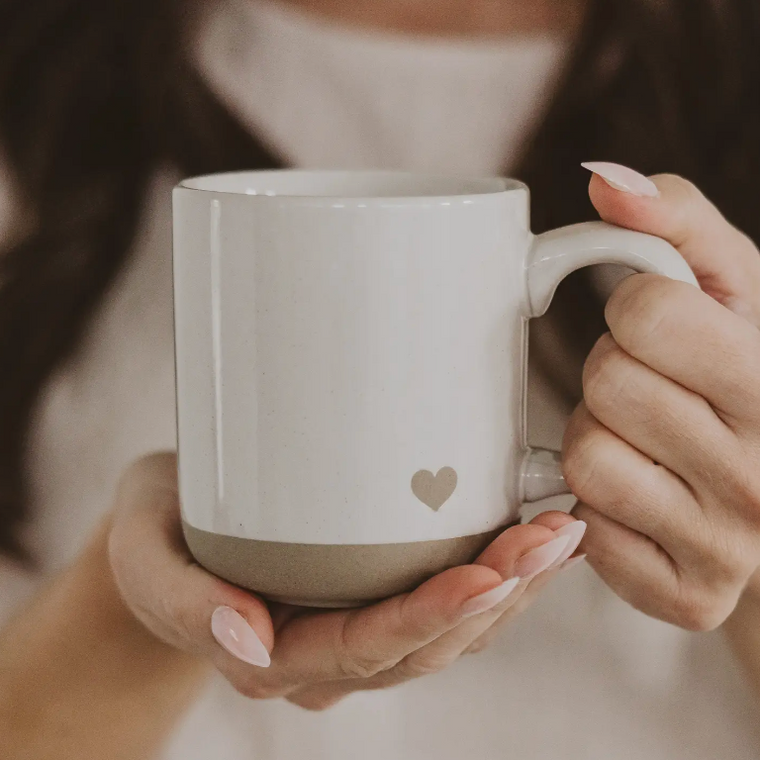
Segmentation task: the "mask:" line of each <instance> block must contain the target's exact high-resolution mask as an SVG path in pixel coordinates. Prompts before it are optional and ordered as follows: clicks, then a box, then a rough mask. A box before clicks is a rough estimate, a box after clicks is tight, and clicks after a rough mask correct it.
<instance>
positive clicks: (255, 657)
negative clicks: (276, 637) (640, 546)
mask: <svg viewBox="0 0 760 760" xmlns="http://www.w3.org/2000/svg"><path fill="white" fill-rule="evenodd" d="M211 633H213V634H214V638H215V639H216V640H217V641H218V642H219V644H220V645H221V646H222V647H224V648H225V649H226V650H227V651H228V652H229V653H230V654H231V655H232V656H233V657H237V658H238V660H242V661H243V662H247V663H248V664H249V665H257V666H258V667H260V668H268V667H269V665H270V663H271V660H270V658H269V652H267V649H266V647H265V646H264V645H263V644H262V643H261V639H260V638H259V637H258V636H257V635H256V631H254V630H253V628H251V626H250V625H248V622H247V621H246V619H245V618H244V617H243V616H242V615H241V614H240V613H239V612H235V610H233V609H232V607H217V608H216V609H215V610H214V614H213V615H212V616H211Z"/></svg>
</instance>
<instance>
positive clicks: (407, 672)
mask: <svg viewBox="0 0 760 760" xmlns="http://www.w3.org/2000/svg"><path fill="white" fill-rule="evenodd" d="M457 656H458V655H456V654H455V655H452V654H448V653H443V652H440V653H424V654H422V653H419V654H415V655H411V656H409V657H407V658H405V659H404V660H402V661H401V662H400V663H399V664H398V665H397V666H396V673H397V674H398V676H399V677H400V678H401V679H403V680H404V681H412V680H414V679H417V678H424V677H426V676H432V675H435V674H436V673H440V672H441V671H442V670H445V669H446V668H447V667H448V666H449V665H451V663H452V662H454V660H456V659H457Z"/></svg>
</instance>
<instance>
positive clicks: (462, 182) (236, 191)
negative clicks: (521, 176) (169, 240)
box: [175, 169, 528, 203]
mask: <svg viewBox="0 0 760 760" xmlns="http://www.w3.org/2000/svg"><path fill="white" fill-rule="evenodd" d="M267 176H269V177H271V178H272V179H274V178H278V179H280V180H282V179H283V178H286V177H287V180H288V181H291V180H295V181H298V179H299V178H300V179H302V180H303V181H309V180H311V181H314V180H320V179H322V180H325V181H326V182H329V181H332V182H340V181H341V180H345V181H347V182H350V181H351V180H353V181H355V182H356V181H361V180H365V181H367V182H373V181H374V182H382V181H385V182H388V181H397V182H399V184H400V185H402V184H403V183H407V185H408V186H409V187H410V188H411V187H413V186H414V184H415V183H418V186H422V185H425V184H427V186H428V187H429V186H430V185H435V184H439V183H440V184H441V185H448V186H449V187H451V188H460V189H458V190H457V189H454V190H453V191H452V192H435V191H432V192H431V191H429V190H426V191H425V192H423V191H419V192H413V191H412V190H410V191H408V192H403V191H399V192H385V193H359V192H357V193H350V192H314V193H305V192H299V193H298V194H296V193H288V192H278V191H276V190H272V189H271V187H272V186H271V185H269V188H270V189H265V188H266V185H260V186H259V188H260V189H259V188H256V187H254V184H257V183H254V182H253V179H254V178H255V179H257V180H259V181H261V180H265V179H266V178H267ZM175 189H177V190H187V191H190V192H199V193H213V194H215V195H228V196H237V197H247V198H256V199H257V200H278V201H287V200H290V199H292V200H294V201H305V200H307V201H320V200H324V201H330V202H340V201H344V202H348V203H354V202H363V203H367V202H382V203H387V202H410V201H437V202H440V201H445V200H456V201H461V200H465V199H466V200H469V201H470V202H475V201H477V200H478V199H481V200H484V199H486V198H489V197H490V198H493V197H494V196H502V195H506V194H509V193H513V192H516V191H525V192H527V191H528V187H527V185H526V184H525V183H524V182H521V181H520V180H517V179H513V178H510V177H499V176H487V175H484V176H475V175H469V174H468V175H465V174H443V173H433V172H415V171H397V170H393V169H390V170H375V169H369V170H364V169H347V170H342V169H329V170H322V169H263V170H244V171H229V172H215V173H211V174H201V175H197V176H192V177H185V178H183V179H182V180H180V181H179V182H178V183H177V185H176V186H175Z"/></svg>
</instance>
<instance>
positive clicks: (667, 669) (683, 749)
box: [0, 0, 760, 760]
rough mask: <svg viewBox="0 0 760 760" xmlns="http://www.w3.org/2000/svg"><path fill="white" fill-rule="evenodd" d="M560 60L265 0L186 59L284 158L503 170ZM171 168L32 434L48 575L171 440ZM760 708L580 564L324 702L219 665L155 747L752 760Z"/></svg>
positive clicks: (554, 433)
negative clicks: (428, 666)
mask: <svg viewBox="0 0 760 760" xmlns="http://www.w3.org/2000/svg"><path fill="white" fill-rule="evenodd" d="M565 53H566V46H565V44H564V43H563V42H562V41H556V40H552V39H546V38H534V39H512V40H497V41H491V42H464V41H456V42H452V41H444V40H415V39H413V38H409V37H404V36H399V35H391V34H385V33H383V34H369V33H364V32H359V31H356V30H347V29H343V28H337V27H334V26H332V25H330V24H326V23H322V22H321V21H318V20H317V19H315V18H312V17H307V16H304V15H302V14H300V13H297V12H295V11H293V10H292V9H286V8H283V7H279V6H276V5H273V4H271V0H232V2H228V3H227V4H225V5H223V6H219V7H218V8H217V9H216V10H215V11H214V13H213V14H212V17H211V18H210V19H209V21H208V23H207V25H206V27H205V29H204V32H203V34H202V37H201V40H200V45H199V48H198V55H197V63H198V66H199V67H200V70H201V72H202V73H203V75H204V76H205V78H206V79H207V81H208V83H209V84H210V86H211V87H212V88H213V89H214V90H215V91H216V93H217V94H218V95H219V96H220V97H221V98H222V99H223V100H224V102H225V103H226V104H227V105H228V107H229V108H230V109H231V110H233V111H234V112H235V113H236V114H237V115H238V117H239V118H240V120H241V121H242V123H243V124H244V125H247V126H248V127H249V128H250V129H251V130H253V131H255V133H256V134H258V135H260V136H261V137H263V138H264V139H265V140H266V141H267V142H268V143H269V144H270V145H272V146H273V147H274V148H276V149H277V150H278V151H279V152H280V153H281V154H282V155H284V156H286V157H287V158H288V159H289V160H290V162H291V163H293V164H295V165H301V166H305V167H342V168H366V167H377V168H407V169H420V170H433V171H439V172H444V171H445V172H449V171H451V172H467V173H482V174H495V173H501V172H502V171H503V169H504V168H505V167H507V168H508V167H509V166H512V165H514V164H515V163H516V161H517V159H518V157H519V155H520V150H521V148H522V146H523V144H524V142H525V140H526V139H527V138H528V136H529V134H530V131H531V129H532V128H533V127H534V126H535V125H536V124H537V123H538V122H539V121H540V119H541V116H542V114H543V112H544V110H545V108H546V106H547V104H548V102H549V99H550V97H551V94H552V92H553V89H554V86H555V84H556V81H557V74H558V72H559V67H560V66H561V65H562V62H563V60H564V56H565ZM175 179H176V178H175V177H173V176H172V175H170V174H168V173H165V174H159V175H157V177H156V181H155V186H154V188H153V191H152V203H151V204H150V205H149V209H150V211H149V213H147V214H146V218H145V221H144V227H143V230H142V233H141V235H140V238H139V240H138V242H137V245H136V246H135V251H134V253H133V257H132V259H131V263H130V265H129V267H128V268H127V270H126V271H125V272H124V273H123V275H122V276H121V277H120V279H119V281H118V282H117V283H116V285H115V286H114V288H113V289H112V291H111V292H110V293H109V295H108V297H107V299H106V301H105V303H104V305H103V307H102V309H101V310H100V312H99V314H98V315H97V317H96V318H95V320H94V321H93V324H92V328H91V331H90V334H89V335H88V336H87V338H86V340H85V341H84V343H83V344H82V346H81V347H80V349H79V351H78V352H77V354H76V356H75V357H73V359H72V360H71V361H70V362H68V364H67V365H66V367H65V368H63V369H62V370H61V371H60V372H59V373H58V374H57V376H56V377H55V378H54V379H53V380H52V381H51V383H50V385H49V387H48V388H47V390H46V393H45V396H44V399H43V404H42V406H41V409H40V412H39V415H38V419H37V421H36V424H35V426H34V429H33V436H32V456H31V461H30V467H31V470H32V476H33V507H34V517H35V519H34V523H33V526H32V530H31V531H30V535H29V542H30V545H31V548H32V549H33V551H35V552H36V553H37V555H38V556H39V557H41V558H42V559H43V561H44V563H45V568H46V570H48V571H49V572H55V571H57V570H59V569H60V568H61V567H62V566H63V565H64V564H65V563H66V562H67V561H69V560H70V559H71V558H72V557H73V556H75V554H76V553H77V552H78V551H79V549H80V548H81V546H82V544H83V542H84V541H85V538H86V536H87V534H88V533H89V532H90V530H91V529H92V527H93V526H94V524H95V522H96V521H97V519H98V517H99V516H100V515H101V514H102V513H103V512H104V511H105V510H106V509H108V507H109V506H110V502H111V498H112V493H113V488H114V485H115V482H116V480H117V478H118V476H119V474H120V472H121V471H122V470H123V469H124V467H126V465H127V464H128V463H129V462H130V461H131V460H132V459H134V458H135V457H137V456H139V455H141V454H143V453H146V452H148V451H151V450H154V449H160V448H173V447H174V446H175V418H174V369H173V356H172V350H173V349H172V320H171V308H172V306H171V213H170V211H171V209H170V203H171V198H170V193H169V191H170V188H171V186H172V184H173V183H174V181H175ZM1 196H2V194H1V193H0V201H2V203H5V202H6V201H3V200H2V197H1ZM7 196H8V194H7V193H6V200H7ZM2 203H0V214H1V213H2V210H3V205H2ZM11 216H12V214H11V213H9V212H5V219H6V221H7V220H9V219H10V217H11ZM530 408H531V412H532V414H531V417H532V430H531V438H532V441H533V443H534V444H537V445H555V446H556V445H557V444H558V442H559V439H560V436H561V431H562V423H563V419H564V415H565V413H566V410H562V409H559V408H558V407H557V404H556V403H552V402H551V399H550V396H549V395H548V393H547V391H546V389H543V388H542V387H540V386H539V385H537V384H536V383H534V386H533V394H532V396H531V406H530ZM563 504H564V506H567V504H566V502H563ZM545 506H546V505H544V508H545ZM535 511H536V509H532V510H531V514H532V513H533V512H535ZM0 579H1V580H0V582H1V583H2V592H3V593H2V598H1V599H0V623H1V622H2V620H1V619H2V618H3V617H7V615H9V614H10V612H11V611H12V610H13V608H14V607H15V606H16V603H17V602H18V601H21V600H22V599H23V598H25V597H27V596H29V595H30V594H32V593H34V592H35V591H36V589H37V588H38V586H39V584H40V583H41V581H42V579H41V578H40V577H28V576H23V575H22V574H21V573H20V572H19V571H17V570H11V569H10V568H6V569H5V570H4V572H3V574H2V576H0ZM755 710H756V708H755V707H754V706H753V703H752V701H751V697H750V694H749V692H748V690H747V688H746V686H745V685H744V684H743V682H742V678H741V674H740V673H739V672H738V668H737V666H736V665H735V664H734V663H733V661H732V659H731V657H730V655H729V653H728V651H727V649H726V646H725V644H724V642H723V639H722V636H721V634H720V633H714V634H708V635H704V634H703V635H693V634H688V633H686V632H684V631H681V630H678V629H676V628H674V627H671V626H668V625H666V624H664V623H661V622H658V621H655V620H652V619H649V618H647V617H645V616H644V615H642V614H640V613H638V612H636V611H634V610H632V609H630V608H629V607H628V606H627V605H626V604H625V603H623V602H622V601H620V600H619V599H617V598H616V597H615V596H614V595H613V594H612V592H610V591H609V590H608V589H607V588H606V587H605V586H604V585H603V584H602V583H601V582H600V581H599V580H598V579H597V578H596V577H595V576H594V574H593V573H592V572H591V570H590V569H589V568H584V567H582V568H580V569H576V570H573V571H572V572H570V573H568V574H567V575H565V576H563V577H561V578H559V579H557V581H556V582H555V583H554V584H553V586H552V587H550V588H549V589H548V590H547V591H546V592H545V593H544V594H543V595H542V597H541V599H540V600H539V601H538V602H537V603H536V604H535V605H534V606H533V607H532V608H531V609H530V610H528V611H527V612H526V613H525V614H524V615H523V616H521V617H520V618H519V619H518V620H516V621H515V622H514V623H513V624H511V625H510V626H509V628H508V629H507V630H506V631H505V632H504V634H503V635H502V636H501V638H500V640H499V641H498V642H497V644H496V645H495V646H493V647H492V649H491V650H489V651H488V652H486V653H484V654H481V655H478V656H470V657H465V658H463V659H462V660H460V661H459V662H458V663H456V664H455V665H454V666H453V667H452V668H450V669H449V670H448V671H446V672H444V673H441V674H439V675H437V676H434V677H430V678H426V679H422V680H420V681H417V682H414V683H411V684H408V685H406V686H403V687H401V688H398V689H394V690H391V691H386V692H377V693H365V694H359V695H356V696H354V697H352V698H350V699H349V700H347V701H346V702H344V703H342V704H341V705H339V706H338V707H336V708H334V709H333V710H331V711H329V712H327V713H319V714H314V713H307V712H304V711H302V710H300V709H298V708H296V707H293V706H291V705H289V704H288V703H285V702H256V703H254V702H250V701H247V700H246V699H244V698H243V697H241V696H239V695H238V694H237V693H236V692H234V690H233V689H232V688H231V687H229V686H228V685H227V684H226V682H224V681H223V680H222V679H221V677H217V678H216V679H215V680H214V681H213V682H212V684H211V685H210V686H209V688H208V689H207V690H206V692H205V693H204V695H203V696H202V698H201V699H200V700H199V701H198V703H197V704H196V705H195V706H194V707H193V708H192V710H191V712H190V714H189V715H188V716H187V717H186V719H185V720H183V722H182V724H181V725H180V727H179V729H178V731H177V732H176V734H175V736H174V737H173V738H172V740H171V742H170V744H169V746H168V747H167V749H166V753H165V760H207V759H208V760H249V759H251V758H256V760H328V759H329V760H349V759H353V758H362V760H459V759H460V758H479V759H480V760H497V759H499V758H514V759H515V760H518V759H519V760H523V759H525V760H559V759H560V758H562V759H563V760H612V759H613V758H614V760H627V759H628V758H630V759H631V760H633V759H634V758H635V759H636V760H644V759H646V760H687V758H688V760H715V759H716V758H720V759H721V760H750V758H754V757H757V756H758V753H759V752H760V731H759V730H758V728H757V717H756V712H755Z"/></svg>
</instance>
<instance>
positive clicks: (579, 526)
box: [549, 520, 587, 570]
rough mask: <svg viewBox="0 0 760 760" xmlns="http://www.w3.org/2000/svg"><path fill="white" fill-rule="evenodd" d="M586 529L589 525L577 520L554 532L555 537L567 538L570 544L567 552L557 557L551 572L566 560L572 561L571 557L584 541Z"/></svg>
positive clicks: (566, 549)
mask: <svg viewBox="0 0 760 760" xmlns="http://www.w3.org/2000/svg"><path fill="white" fill-rule="evenodd" d="M586 527H587V525H586V523H585V522H583V520H576V521H575V522H571V523H568V524H567V525H563V526H562V527H561V528H558V529H557V530H555V531H554V534H555V535H557V536H566V537H567V538H569V539H570V542H569V543H568V545H567V547H566V548H565V551H563V552H562V554H560V555H559V557H557V559H556V560H555V562H554V564H553V565H552V566H551V567H550V568H549V570H554V569H555V568H557V567H559V566H560V565H561V564H562V563H563V562H564V561H565V560H567V559H570V557H572V556H573V552H574V551H575V550H576V549H577V548H578V546H579V544H580V542H581V540H582V539H583V535H584V533H585V532H586Z"/></svg>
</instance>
